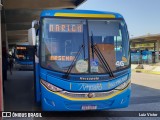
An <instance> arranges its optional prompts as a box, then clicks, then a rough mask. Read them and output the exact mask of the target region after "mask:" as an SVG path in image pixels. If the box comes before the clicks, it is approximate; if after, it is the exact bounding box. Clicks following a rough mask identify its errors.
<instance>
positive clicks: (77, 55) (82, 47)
mask: <svg viewBox="0 0 160 120" xmlns="http://www.w3.org/2000/svg"><path fill="white" fill-rule="evenodd" d="M84 47H85V46H84V45H82V46H81V47H80V49H79V51H78V52H77V54H76V55H75V58H74V60H73V61H72V63H71V65H70V66H69V68H68V70H67V72H66V74H65V75H64V78H66V79H68V76H69V74H70V73H71V71H72V68H73V66H74V64H75V62H76V61H77V60H78V57H79V55H80V53H81V51H82V49H84Z"/></svg>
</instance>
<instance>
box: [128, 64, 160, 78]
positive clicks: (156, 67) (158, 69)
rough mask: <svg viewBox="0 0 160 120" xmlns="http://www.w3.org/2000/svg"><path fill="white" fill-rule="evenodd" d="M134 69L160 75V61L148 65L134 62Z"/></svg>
mask: <svg viewBox="0 0 160 120" xmlns="http://www.w3.org/2000/svg"><path fill="white" fill-rule="evenodd" d="M131 69H132V71H135V72H144V73H149V74H157V75H160V63H157V64H152V65H147V64H139V65H138V64H132V65H131Z"/></svg>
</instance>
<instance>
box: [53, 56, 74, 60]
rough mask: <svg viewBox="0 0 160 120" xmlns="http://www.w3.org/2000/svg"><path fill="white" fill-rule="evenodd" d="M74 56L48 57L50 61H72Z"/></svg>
mask: <svg viewBox="0 0 160 120" xmlns="http://www.w3.org/2000/svg"><path fill="white" fill-rule="evenodd" d="M74 58H75V56H50V60H60V61H73V60H74Z"/></svg>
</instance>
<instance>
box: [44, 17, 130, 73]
mask: <svg viewBox="0 0 160 120" xmlns="http://www.w3.org/2000/svg"><path fill="white" fill-rule="evenodd" d="M92 45H95V46H96V48H97V49H98V50H99V52H100V53H101V55H102V56H103V58H104V59H105V61H107V63H108V65H109V67H110V69H111V70H112V71H113V72H114V71H117V70H121V69H124V68H127V67H128V66H129V61H130V60H129V56H130V55H129V43H128V34H127V30H126V25H125V23H124V21H123V20H95V19H94V20H92V19H89V20H87V19H64V18H63V19H62V18H43V19H42V33H41V66H42V67H44V68H46V69H49V70H53V71H58V72H67V70H68V69H69V67H70V66H71V65H72V70H71V73H76V74H81V73H86V74H90V73H107V72H109V71H106V69H105V67H104V64H103V62H102V60H101V59H100V58H99V57H98V55H97V54H96V52H95V50H93V48H92ZM82 46H84V47H83V48H82ZM73 61H74V64H72V63H73Z"/></svg>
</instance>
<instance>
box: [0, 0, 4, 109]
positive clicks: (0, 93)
mask: <svg viewBox="0 0 160 120" xmlns="http://www.w3.org/2000/svg"><path fill="white" fill-rule="evenodd" d="M0 10H2V4H1V0H0ZM0 111H3V80H2V39H1V11H0Z"/></svg>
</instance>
